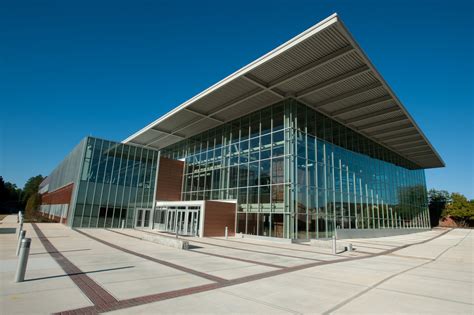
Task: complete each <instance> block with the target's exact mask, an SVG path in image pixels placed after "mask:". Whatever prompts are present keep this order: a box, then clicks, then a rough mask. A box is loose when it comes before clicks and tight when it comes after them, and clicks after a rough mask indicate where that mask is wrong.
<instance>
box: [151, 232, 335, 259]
mask: <svg viewBox="0 0 474 315" xmlns="http://www.w3.org/2000/svg"><path fill="white" fill-rule="evenodd" d="M142 232H145V233H149V234H158V235H161V234H159V233H154V232H148V231H142ZM189 241H190V242H191V243H197V244H205V245H210V246H215V247H221V248H228V249H235V250H240V251H244V252H250V253H258V254H266V255H272V256H281V257H288V258H296V259H302V260H311V261H322V260H321V259H315V258H308V257H301V256H293V255H286V254H277V253H269V252H264V251H260V250H253V249H247V248H240V247H232V246H225V245H219V244H214V243H208V242H203V241H196V240H189ZM227 241H230V240H226V242H227ZM245 244H249V243H245ZM252 245H253V244H252ZM270 247H272V246H270ZM278 248H279V249H284V248H281V247H278ZM311 253H313V254H317V253H316V252H311ZM331 256H332V255H331Z"/></svg>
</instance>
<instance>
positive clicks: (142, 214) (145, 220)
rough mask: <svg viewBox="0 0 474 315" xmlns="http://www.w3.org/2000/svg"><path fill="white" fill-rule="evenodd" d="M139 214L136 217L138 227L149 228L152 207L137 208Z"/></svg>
mask: <svg viewBox="0 0 474 315" xmlns="http://www.w3.org/2000/svg"><path fill="white" fill-rule="evenodd" d="M136 213H137V216H136V218H135V227H136V228H148V227H150V215H151V210H150V209H137V212H136Z"/></svg>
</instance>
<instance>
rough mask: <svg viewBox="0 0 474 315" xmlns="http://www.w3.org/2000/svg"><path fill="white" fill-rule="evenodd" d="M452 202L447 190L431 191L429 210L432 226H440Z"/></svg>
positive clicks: (429, 194) (429, 192)
mask: <svg viewBox="0 0 474 315" xmlns="http://www.w3.org/2000/svg"><path fill="white" fill-rule="evenodd" d="M450 201H451V196H450V194H449V192H447V191H446V190H436V189H430V190H429V191H428V208H429V210H430V222H431V226H438V224H439V219H440V218H441V215H442V213H443V211H444V209H445V208H446V205H447V204H448V203H449V202H450Z"/></svg>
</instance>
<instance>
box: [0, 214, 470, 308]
mask: <svg viewBox="0 0 474 315" xmlns="http://www.w3.org/2000/svg"><path fill="white" fill-rule="evenodd" d="M16 227H17V224H16V217H15V216H8V217H6V218H5V219H4V220H3V221H2V222H1V224H0V230H1V234H0V244H1V248H0V262H1V269H0V277H1V278H0V281H1V287H0V313H1V314H49V313H61V312H65V313H66V312H67V311H69V312H70V313H75V314H94V313H104V312H110V313H120V314H130V313H133V314H154V313H175V314H176V313H178V314H222V313H244V314H245V313H251V314H273V313H305V314H307V313H310V314H315V313H322V314H329V313H331V314H332V313H334V314H348V313H353V314H369V313H370V314H388V313H393V314H395V313H398V314H401V313H403V314H415V313H416V314H420V313H429V314H473V313H474V296H473V294H474V293H473V292H474V289H473V286H474V270H473V268H474V267H473V266H474V264H473V249H474V242H473V241H474V235H473V233H472V231H471V230H464V229H455V230H447V229H433V230H432V231H428V232H421V233H416V234H409V235H403V236H395V237H384V238H374V239H353V240H350V242H351V243H352V244H353V246H354V248H355V251H353V252H344V253H341V254H338V255H332V254H331V251H330V250H329V249H323V248H317V247H312V246H308V245H305V244H286V243H277V242H267V241H261V240H250V239H239V238H229V239H227V240H226V239H223V238H201V239H199V238H187V239H188V240H189V242H190V245H191V248H190V250H187V251H185V250H177V249H173V248H169V247H164V246H162V245H158V244H156V243H152V242H148V241H144V240H141V239H140V237H142V236H143V233H150V232H144V231H138V230H106V229H80V230H71V229H69V228H67V227H65V226H63V225H61V224H36V225H32V224H25V226H24V228H25V229H26V230H27V233H26V235H27V237H30V238H31V239H32V247H31V252H30V257H29V261H28V268H27V272H26V281H25V282H22V283H14V282H13V280H14V275H15V270H16V264H17V257H16V256H15V250H16V245H17V238H16V235H15V233H9V232H11V229H12V228H16Z"/></svg>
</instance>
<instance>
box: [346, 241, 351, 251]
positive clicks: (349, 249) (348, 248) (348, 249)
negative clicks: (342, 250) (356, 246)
mask: <svg viewBox="0 0 474 315" xmlns="http://www.w3.org/2000/svg"><path fill="white" fill-rule="evenodd" d="M346 249H347V251H348V252H352V243H349V244H347V246H346Z"/></svg>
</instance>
